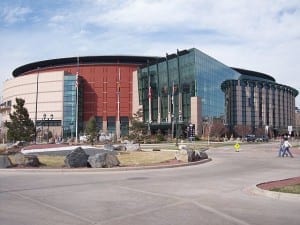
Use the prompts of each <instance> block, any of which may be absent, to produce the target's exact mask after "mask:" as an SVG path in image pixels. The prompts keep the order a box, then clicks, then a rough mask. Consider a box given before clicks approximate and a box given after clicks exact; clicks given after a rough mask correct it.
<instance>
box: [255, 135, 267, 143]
mask: <svg viewBox="0 0 300 225" xmlns="http://www.w3.org/2000/svg"><path fill="white" fill-rule="evenodd" d="M255 141H256V142H268V141H269V137H268V136H266V135H263V136H260V137H257V138H256V139H255Z"/></svg>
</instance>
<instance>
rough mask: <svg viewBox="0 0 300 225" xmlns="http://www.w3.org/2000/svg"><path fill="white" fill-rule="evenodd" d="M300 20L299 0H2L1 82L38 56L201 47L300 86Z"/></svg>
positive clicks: (159, 53)
mask: <svg viewBox="0 0 300 225" xmlns="http://www.w3.org/2000/svg"><path fill="white" fill-rule="evenodd" d="M299 22H300V1H299V0H289V1H285V0H252V1H249V0H239V1H235V0H218V1H211V0H172V1H169V0H123V1H121V0H114V1H111V0H55V1H53V0H38V1H36V0H1V1H0V43H1V44H0V62H1V64H0V82H1V83H0V86H1V87H2V85H3V81H4V80H6V79H9V78H11V72H12V71H13V70H14V69H15V68H16V67H18V66H21V65H24V64H27V63H31V62H35V61H40V60H46V59H52V58H61V57H71V56H77V55H80V56H86V55H116V54H122V55H151V56H164V55H165V54H166V53H170V54H171V53H174V52H176V50H177V49H180V50H182V49H189V48H192V47H195V48H198V49H199V50H201V51H203V52H205V53H206V54H208V55H210V56H212V57H214V58H216V59H217V60H219V61H221V62H223V63H224V64H226V65H228V66H233V67H240V68H244V69H249V70H255V71H259V72H262V73H266V74H269V75H271V76H273V77H274V78H275V79H276V81H277V82H278V83H281V84H285V85H289V86H292V87H294V88H296V89H297V90H298V91H300V76H299V71H300V60H299V58H300V57H299V55H300V25H299ZM0 90H1V88H0ZM297 106H299V107H300V97H297Z"/></svg>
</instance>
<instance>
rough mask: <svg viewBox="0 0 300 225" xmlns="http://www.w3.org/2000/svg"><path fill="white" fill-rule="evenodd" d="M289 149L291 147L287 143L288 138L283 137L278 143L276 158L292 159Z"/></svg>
mask: <svg viewBox="0 0 300 225" xmlns="http://www.w3.org/2000/svg"><path fill="white" fill-rule="evenodd" d="M291 147H292V145H291V144H290V143H289V140H288V137H286V136H284V137H283V138H282V140H281V142H280V148H279V152H278V157H285V156H288V155H290V157H292V158H294V156H293V154H292V153H291V151H290V148H291Z"/></svg>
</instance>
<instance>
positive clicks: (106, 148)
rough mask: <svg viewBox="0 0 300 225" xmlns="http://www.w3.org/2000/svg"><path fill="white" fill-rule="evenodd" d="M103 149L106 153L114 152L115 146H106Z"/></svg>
mask: <svg viewBox="0 0 300 225" xmlns="http://www.w3.org/2000/svg"><path fill="white" fill-rule="evenodd" d="M103 149H104V150H105V151H113V150H114V146H113V145H112V144H104V146H103Z"/></svg>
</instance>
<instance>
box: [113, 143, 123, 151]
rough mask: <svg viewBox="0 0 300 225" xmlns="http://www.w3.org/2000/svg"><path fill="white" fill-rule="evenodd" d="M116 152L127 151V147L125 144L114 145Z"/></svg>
mask: <svg viewBox="0 0 300 225" xmlns="http://www.w3.org/2000/svg"><path fill="white" fill-rule="evenodd" d="M113 149H114V151H125V150H126V147H125V145H123V144H118V145H113Z"/></svg>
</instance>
